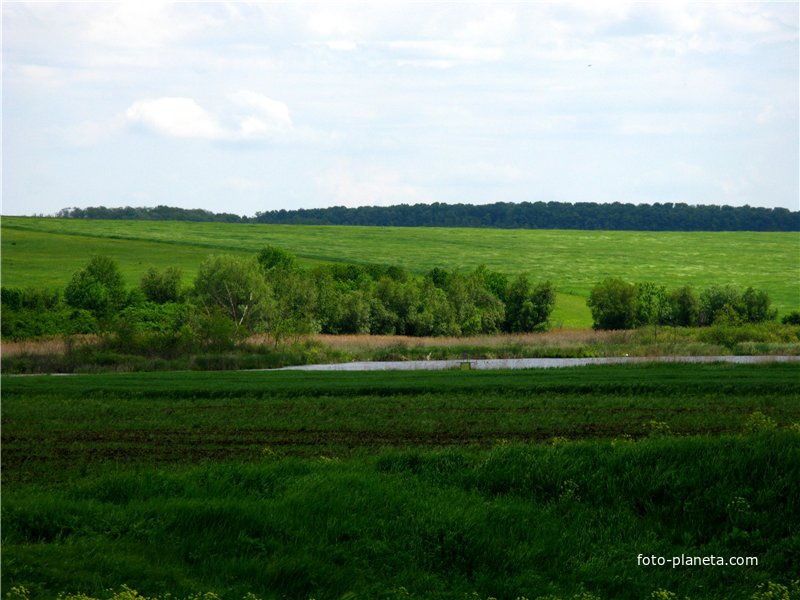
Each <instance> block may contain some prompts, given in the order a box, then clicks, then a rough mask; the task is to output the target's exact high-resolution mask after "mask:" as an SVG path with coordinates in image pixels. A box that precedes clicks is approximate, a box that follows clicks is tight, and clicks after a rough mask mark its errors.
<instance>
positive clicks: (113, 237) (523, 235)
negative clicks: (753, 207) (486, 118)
mask: <svg viewBox="0 0 800 600" xmlns="http://www.w3.org/2000/svg"><path fill="white" fill-rule="evenodd" d="M2 234H3V236H2V250H3V253H2V267H3V283H4V284H5V285H23V286H24V285H34V286H40V285H51V286H63V285H64V284H66V282H67V281H68V280H69V277H70V274H71V273H72V272H74V271H75V270H77V269H78V268H80V267H81V266H83V265H84V264H85V262H86V261H87V260H88V258H89V257H90V256H91V255H92V254H98V253H102V254H108V255H110V256H112V257H114V258H115V259H116V260H118V261H119V263H120V265H121V267H122V270H123V273H124V274H125V276H126V278H127V280H128V282H129V283H130V284H133V283H135V282H137V281H138V279H139V277H140V276H141V274H142V272H143V271H144V270H145V269H146V268H147V267H148V266H150V265H155V266H158V267H166V266H171V265H173V266H179V267H181V268H182V269H183V271H184V274H185V277H186V280H189V279H190V278H191V277H192V276H193V275H194V272H195V271H196V268H197V265H198V264H199V262H200V260H202V258H203V257H204V256H205V255H206V254H208V253H211V252H237V253H251V252H255V251H257V250H258V249H260V248H261V247H262V246H264V245H266V244H272V245H278V246H282V247H284V248H287V249H288V250H290V251H291V252H293V253H295V254H297V255H298V256H299V257H300V259H301V261H302V262H304V263H306V264H312V263H318V262H327V261H333V262H352V263H365V262H381V263H390V264H398V265H401V266H403V267H406V268H408V269H410V270H412V271H415V272H424V271H426V270H428V269H430V268H432V267H435V266H440V267H446V268H451V267H456V266H458V267H464V268H471V267H475V266H477V265H480V264H485V265H487V266H488V267H490V268H492V269H496V270H499V271H503V272H506V273H509V274H512V273H518V272H523V271H524V272H527V273H529V274H530V275H531V276H532V278H533V279H534V280H540V279H550V280H551V281H553V282H554V283H555V284H556V285H557V287H558V290H559V292H560V296H559V300H558V304H557V309H556V313H555V315H554V319H555V321H557V322H558V321H560V322H561V323H562V324H564V325H566V326H586V325H588V324H590V319H589V312H588V310H587V309H586V307H585V304H584V303H585V298H586V297H587V296H588V293H589V290H590V289H591V286H592V285H593V284H594V283H596V282H597V281H599V280H601V279H602V278H604V277H607V276H621V277H623V278H626V279H628V280H630V281H634V282H635V281H655V282H659V283H663V284H665V285H667V286H678V285H682V284H691V285H695V286H698V287H703V286H707V285H710V284H715V283H719V284H726V283H733V284H738V285H742V286H747V285H752V286H754V287H757V288H761V289H764V290H766V291H767V292H769V294H770V296H771V297H772V300H773V303H774V305H775V306H776V307H777V308H778V309H779V310H780V311H781V313H783V312H786V311H788V310H791V309H793V308H797V307H798V306H800V286H799V285H798V283H797V282H798V277H800V234H797V233H749V232H721V233H697V232H688V233H687V232H680V233H678V232H676V233H672V232H630V231H616V232H604V231H544V230H538V231H531V230H494V229H480V230H476V229H439V228H383V227H330V226H329V227H322V226H320V227H317V226H298V225H250V224H247V225H245V224H222V223H187V222H154V221H82V220H69V219H41V218H25V217H6V218H4V219H3V222H2Z"/></svg>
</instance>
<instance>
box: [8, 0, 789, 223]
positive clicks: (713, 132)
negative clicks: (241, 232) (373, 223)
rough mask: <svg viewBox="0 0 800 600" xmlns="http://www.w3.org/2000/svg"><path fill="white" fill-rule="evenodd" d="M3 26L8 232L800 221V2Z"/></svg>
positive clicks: (444, 8)
mask: <svg viewBox="0 0 800 600" xmlns="http://www.w3.org/2000/svg"><path fill="white" fill-rule="evenodd" d="M2 10H3V208H2V212H3V214H34V213H45V214H50V213H53V212H55V211H57V210H58V209H60V208H63V207H68V206H90V205H95V206H96V205H101V204H102V205H106V206H125V205H132V206H155V205H158V204H167V205H171V206H182V207H186V208H205V209H209V210H213V211H226V212H234V213H237V214H246V215H253V214H255V213H256V212H257V211H265V210H270V209H277V208H286V209H292V208H301V207H302V208H309V207H321V206H333V205H346V206H361V205H389V204H397V203H416V202H437V201H438V202H468V203H488V202H497V201H504V202H522V201H566V202H582V201H594V202H614V201H620V202H633V203H652V202H687V203H690V204H731V205H734V206H741V205H745V204H749V205H751V206H767V207H774V206H782V207H786V208H790V209H792V210H797V209H798V208H800V207H798V197H800V191H799V189H798V185H799V183H798V180H799V179H800V172H799V169H800V167H799V166H798V165H799V164H800V156H798V145H799V144H798V86H799V81H800V79H799V78H798V61H799V58H798V56H799V50H798V18H799V17H798V2H783V3H778V2H773V3H744V4H735V3H688V4H684V3H679V2H672V1H670V2H657V3H652V2H651V3H628V2H602V1H601V2H589V1H586V2H558V3H491V4H489V3H475V2H471V3H456V2H448V3H319V4H314V3H297V2H294V3H260V4H256V3H254V4H250V3H200V2H196V3H164V2H149V1H147V2H141V1H137V2H130V3H115V4H111V3H19V2H4V3H3V8H2Z"/></svg>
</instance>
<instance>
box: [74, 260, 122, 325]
mask: <svg viewBox="0 0 800 600" xmlns="http://www.w3.org/2000/svg"><path fill="white" fill-rule="evenodd" d="M64 298H65V299H66V301H67V304H69V305H70V306H72V307H73V308H80V309H84V310H88V311H91V312H92V314H94V315H95V316H96V317H98V318H104V317H108V316H109V315H110V314H112V313H113V312H116V311H117V310H119V309H120V308H122V306H123V305H124V303H125V287H124V285H123V281H122V274H121V273H120V270H119V267H118V266H117V264H116V263H115V262H114V261H113V260H111V259H110V258H108V257H107V256H94V257H92V259H91V260H90V261H89V263H88V264H87V265H86V267H85V268H83V269H81V270H80V271H78V272H76V273H75V274H74V275H73V276H72V279H71V280H70V282H69V284H68V285H67V287H66V289H65V290H64Z"/></svg>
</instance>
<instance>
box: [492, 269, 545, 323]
mask: <svg viewBox="0 0 800 600" xmlns="http://www.w3.org/2000/svg"><path fill="white" fill-rule="evenodd" d="M507 294H508V299H507V301H506V322H505V329H506V331H510V332H528V331H537V330H541V329H545V328H546V327H547V324H548V321H549V320H550V314H551V313H552V312H553V306H554V305H555V302H556V289H555V287H554V286H553V284H552V283H550V282H549V281H546V282H544V283H540V284H537V285H536V286H533V287H531V284H530V283H529V282H528V278H527V276H525V275H524V274H520V275H518V276H517V277H516V278H515V279H514V280H513V281H512V282H511V284H510V285H509V286H508V292H507Z"/></svg>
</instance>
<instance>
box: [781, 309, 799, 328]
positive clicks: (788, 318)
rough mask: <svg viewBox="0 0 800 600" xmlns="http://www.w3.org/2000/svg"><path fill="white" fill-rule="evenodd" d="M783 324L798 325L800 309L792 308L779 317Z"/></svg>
mask: <svg viewBox="0 0 800 600" xmlns="http://www.w3.org/2000/svg"><path fill="white" fill-rule="evenodd" d="M781 323H783V324H784V325H800V310H793V311H792V312H790V313H789V314H788V315H784V316H783V318H782V319H781Z"/></svg>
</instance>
